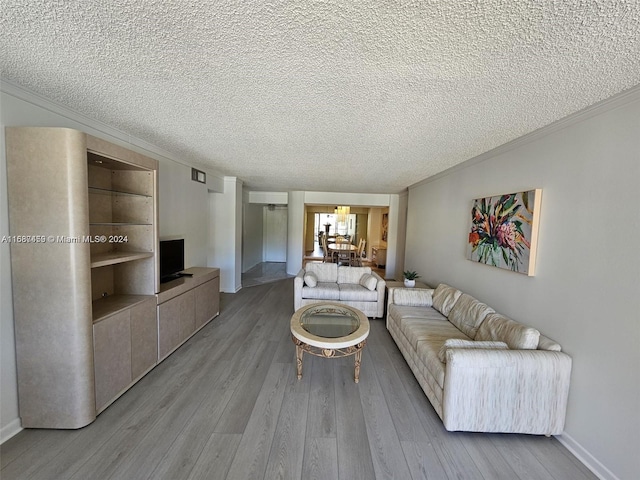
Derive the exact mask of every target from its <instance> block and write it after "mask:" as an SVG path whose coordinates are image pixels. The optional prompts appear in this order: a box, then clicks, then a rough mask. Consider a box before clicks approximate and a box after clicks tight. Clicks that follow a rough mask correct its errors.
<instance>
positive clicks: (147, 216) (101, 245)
mask: <svg viewBox="0 0 640 480" xmlns="http://www.w3.org/2000/svg"><path fill="white" fill-rule="evenodd" d="M87 176H88V195H89V233H90V239H91V243H90V252H91V253H90V255H91V290H92V291H91V296H92V313H93V323H94V324H95V323H97V322H99V321H100V320H103V319H105V318H107V317H109V316H111V315H114V314H116V313H118V312H120V311H124V310H126V309H128V308H131V307H132V306H134V305H137V304H139V303H141V302H143V301H145V300H147V299H149V298H154V297H153V296H154V294H155V293H156V290H157V280H156V278H155V276H156V274H155V272H156V269H155V261H156V260H155V254H154V252H155V250H156V244H157V236H156V233H155V232H156V229H155V225H154V219H155V218H156V212H155V209H156V202H155V195H154V194H155V187H156V186H155V175H154V172H153V171H152V170H149V169H145V168H143V167H140V166H137V165H132V164H129V163H126V162H123V161H122V160H115V159H112V158H109V157H107V156H105V155H102V154H99V153H96V152H92V151H88V152H87Z"/></svg>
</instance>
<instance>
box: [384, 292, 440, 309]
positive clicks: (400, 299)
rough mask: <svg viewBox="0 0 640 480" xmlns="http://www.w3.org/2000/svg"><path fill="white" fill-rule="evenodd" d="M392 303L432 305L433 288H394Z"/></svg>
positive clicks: (420, 305) (410, 305)
mask: <svg viewBox="0 0 640 480" xmlns="http://www.w3.org/2000/svg"><path fill="white" fill-rule="evenodd" d="M393 303H394V304H396V305H405V306H408V307H430V306H431V305H433V289H424V288H394V289H393Z"/></svg>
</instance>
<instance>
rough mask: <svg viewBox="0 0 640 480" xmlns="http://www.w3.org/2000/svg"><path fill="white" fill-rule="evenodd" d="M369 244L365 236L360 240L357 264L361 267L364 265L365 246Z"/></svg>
mask: <svg viewBox="0 0 640 480" xmlns="http://www.w3.org/2000/svg"><path fill="white" fill-rule="evenodd" d="M366 244H367V241H366V240H365V239H364V238H361V239H360V241H359V242H358V249H357V250H356V257H355V264H356V265H357V266H359V267H361V266H362V255H363V254H364V247H365V245H366Z"/></svg>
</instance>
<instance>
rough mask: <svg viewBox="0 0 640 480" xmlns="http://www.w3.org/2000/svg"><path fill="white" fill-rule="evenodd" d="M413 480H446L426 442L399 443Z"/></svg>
mask: <svg viewBox="0 0 640 480" xmlns="http://www.w3.org/2000/svg"><path fill="white" fill-rule="evenodd" d="M401 444H402V451H403V452H404V456H405V458H406V459H407V466H408V467H409V471H410V472H411V478H412V479H413V480H448V479H449V477H448V476H447V472H445V470H444V468H443V467H442V464H441V463H440V459H439V458H438V454H437V453H436V451H435V450H434V448H433V445H431V444H430V443H428V442H408V441H404V442H401Z"/></svg>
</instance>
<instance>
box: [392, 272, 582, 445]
mask: <svg viewBox="0 0 640 480" xmlns="http://www.w3.org/2000/svg"><path fill="white" fill-rule="evenodd" d="M387 329H388V330H389V332H390V333H391V336H392V337H393V339H394V340H395V342H396V343H397V345H398V347H399V349H400V351H401V352H402V354H403V355H404V357H405V359H406V361H407V363H408V364H409V366H410V368H411V370H412V371H413V374H414V375H415V377H416V379H417V380H418V383H419V384H420V386H421V387H422V389H423V390H424V392H425V393H426V395H427V398H428V399H429V401H430V402H431V404H432V405H433V407H434V408H435V410H436V412H437V413H438V415H439V416H440V418H441V419H442V421H443V423H444V426H445V428H446V429H447V430H450V431H457V430H462V431H473V432H503V433H529V434H543V435H557V434H560V433H562V431H563V428H564V420H565V412H566V407H567V396H568V393H569V381H570V375H571V357H569V356H568V355H566V354H565V353H562V352H561V348H560V345H559V344H557V343H556V342H554V341H553V340H551V339H549V338H547V337H544V336H543V335H540V333H539V332H538V331H537V330H536V329H534V328H531V327H527V326H525V325H522V324H520V323H518V322H515V321H513V320H511V319H508V318H507V317H505V316H503V315H500V314H498V313H496V312H495V311H494V310H493V309H492V308H491V307H489V306H487V305H485V304H484V303H481V302H479V301H478V300H476V299H475V298H473V297H471V296H470V295H467V294H464V293H462V292H460V291H459V290H457V289H455V288H453V287H450V286H447V285H445V284H440V285H439V286H438V287H437V288H436V289H435V290H432V289H404V288H397V289H390V291H389V297H388V305H387Z"/></svg>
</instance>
